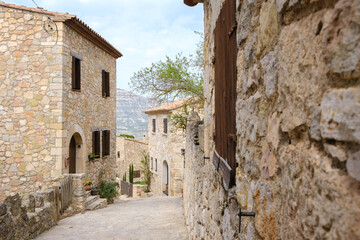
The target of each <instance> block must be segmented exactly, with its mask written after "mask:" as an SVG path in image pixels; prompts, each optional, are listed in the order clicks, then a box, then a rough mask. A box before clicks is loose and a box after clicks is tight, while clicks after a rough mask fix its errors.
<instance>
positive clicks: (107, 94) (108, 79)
mask: <svg viewBox="0 0 360 240" xmlns="http://www.w3.org/2000/svg"><path fill="white" fill-rule="evenodd" d="M105 75H106V78H105V80H106V84H105V86H106V97H110V73H109V72H106V74H105Z"/></svg>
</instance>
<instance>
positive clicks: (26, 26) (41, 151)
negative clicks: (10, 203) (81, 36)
mask: <svg viewBox="0 0 360 240" xmlns="http://www.w3.org/2000/svg"><path fill="white" fill-rule="evenodd" d="M46 19H47V16H45V15H43V14H39V13H33V12H27V11H22V10H16V9H11V8H6V7H2V6H0V29H1V30H0V39H1V43H0V115H1V117H0V192H1V193H2V194H1V195H0V200H4V198H5V196H7V195H9V194H10V193H11V192H19V193H20V194H23V193H27V192H35V191H37V190H39V189H42V188H47V187H48V186H52V179H54V178H56V177H59V175H60V173H61V168H59V169H56V166H55V163H56V161H57V160H58V161H60V162H62V159H61V154H59V155H58V154H57V152H56V149H57V148H59V147H62V143H61V140H62V139H61V135H60V134H59V129H61V128H62V120H61V116H62V101H61V100H62V99H61V97H62V92H61V90H59V89H58V88H56V87H54V86H55V85H56V84H58V82H59V81H62V75H61V69H62V59H61V56H60V55H59V52H61V46H60V43H58V44H57V45H55V41H56V35H54V34H50V33H48V32H46V31H45V30H44V28H43V26H44V22H45V21H46ZM57 170H59V171H60V172H59V171H57Z"/></svg>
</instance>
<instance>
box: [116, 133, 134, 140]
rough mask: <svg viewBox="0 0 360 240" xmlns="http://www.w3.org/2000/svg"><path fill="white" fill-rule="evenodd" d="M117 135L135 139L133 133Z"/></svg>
mask: <svg viewBox="0 0 360 240" xmlns="http://www.w3.org/2000/svg"><path fill="white" fill-rule="evenodd" d="M118 137H124V138H132V139H135V137H134V136H133V135H128V134H119V135H118Z"/></svg>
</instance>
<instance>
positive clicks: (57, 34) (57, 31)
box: [31, 0, 59, 45]
mask: <svg viewBox="0 0 360 240" xmlns="http://www.w3.org/2000/svg"><path fill="white" fill-rule="evenodd" d="M31 1H32V2H33V3H34V4H35V5H36V7H37V8H38V9H40V11H42V12H43V14H45V15H46V16H47V18H48V20H49V23H48V27H49V28H50V30H54V29H53V27H52V26H51V25H50V23H53V24H54V25H55V31H56V41H55V44H54V45H57V43H58V39H59V30H58V26H57V24H56V23H55V22H54V21H53V20H52V19H51V18H50V16H49V14H47V13H46V12H45V11H44V10H43V8H42V7H39V5H38V4H37V3H36V2H35V0H31ZM46 24H47V23H46V22H44V30H45V31H46V32H47V33H49V31H48V30H47V29H46Z"/></svg>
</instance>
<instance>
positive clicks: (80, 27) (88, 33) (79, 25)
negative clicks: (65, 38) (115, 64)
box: [0, 1, 122, 58]
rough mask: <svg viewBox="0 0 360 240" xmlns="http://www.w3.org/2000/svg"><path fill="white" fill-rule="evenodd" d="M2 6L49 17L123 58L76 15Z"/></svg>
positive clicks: (9, 5)
mask: <svg viewBox="0 0 360 240" xmlns="http://www.w3.org/2000/svg"><path fill="white" fill-rule="evenodd" d="M0 6H3V7H7V8H12V9H18V10H24V11H29V12H35V13H40V14H45V15H49V17H50V18H51V19H52V20H53V21H54V22H64V23H65V24H66V25H68V26H69V27H70V28H72V29H73V30H75V31H77V32H78V33H80V34H81V35H82V36H84V37H85V38H87V39H88V40H89V41H91V42H93V43H94V44H96V45H97V46H98V47H100V48H101V49H103V50H104V51H106V52H107V53H109V54H110V55H112V56H113V57H115V58H119V57H121V56H122V54H121V53H120V52H119V50H117V49H116V48H115V47H114V46H113V45H111V44H110V43H109V42H108V41H106V40H105V39H104V38H103V37H102V36H101V35H100V34H98V33H97V32H95V31H94V30H93V29H91V28H90V27H89V26H88V25H87V24H86V23H84V22H83V21H82V20H80V19H79V18H78V17H76V15H73V14H69V13H59V12H52V11H48V10H46V9H43V8H30V7H26V6H18V5H15V4H9V3H5V2H2V1H0Z"/></svg>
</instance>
